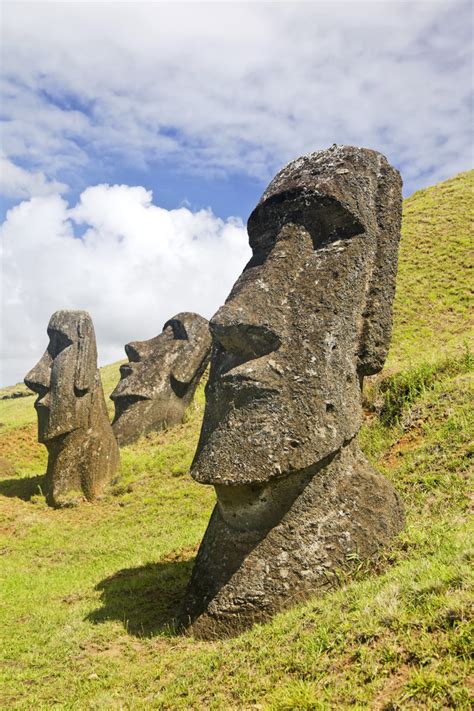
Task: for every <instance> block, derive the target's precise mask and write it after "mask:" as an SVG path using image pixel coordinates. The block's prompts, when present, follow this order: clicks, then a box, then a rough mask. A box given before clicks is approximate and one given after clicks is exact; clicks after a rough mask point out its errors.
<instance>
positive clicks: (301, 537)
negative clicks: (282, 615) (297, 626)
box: [182, 439, 404, 639]
mask: <svg viewBox="0 0 474 711" xmlns="http://www.w3.org/2000/svg"><path fill="white" fill-rule="evenodd" d="M292 476H295V474H292ZM296 476H297V475H296ZM403 523H404V514H403V506H402V504H401V501H400V499H399V497H398V495H397V493H396V492H395V490H394V489H393V487H392V486H391V484H390V483H389V482H388V481H387V480H386V479H385V478H384V477H382V476H381V475H380V474H377V473H376V472H375V471H374V469H373V468H372V467H371V466H370V464H369V462H368V461H367V460H366V458H365V457H364V456H363V454H362V453H361V451H360V449H359V446H358V443H357V440H356V439H354V440H352V442H351V443H350V444H348V445H347V446H345V447H343V448H342V449H341V451H340V452H338V453H337V454H336V455H335V456H334V457H333V458H332V460H331V461H330V462H329V463H328V464H327V465H326V466H324V467H323V468H319V469H318V470H317V471H315V473H314V475H313V476H312V478H311V479H310V480H309V482H308V483H307V484H306V485H305V487H304V489H303V490H302V492H301V493H300V494H299V496H297V498H296V499H295V501H294V502H293V504H292V505H291V506H290V508H289V509H288V511H287V512H286V513H285V514H284V515H283V517H282V518H281V520H280V521H279V522H278V523H277V524H276V525H274V526H273V527H272V528H270V529H266V530H251V531H243V530H239V529H236V528H233V527H231V526H229V525H228V523H226V521H225V520H224V518H223V516H222V513H221V511H220V509H219V505H216V507H215V509H214V511H213V513H212V516H211V519H210V521H209V525H208V528H207V531H206V534H205V536H204V539H203V541H202V543H201V547H200V549H199V552H198V555H197V558H196V563H195V565H194V569H193V573H192V577H191V580H190V583H189V587H188V590H187V595H186V599H185V604H184V608H183V615H182V621H183V625H184V627H186V628H187V629H188V630H189V631H190V632H191V633H193V634H194V635H195V636H197V637H201V638H204V639H211V638H218V637H225V636H231V635H235V634H238V633H239V632H240V631H242V630H244V629H246V628H248V627H250V626H251V625H252V624H253V623H255V622H261V621H264V620H266V619H268V618H269V617H271V616H272V615H273V614H275V613H276V612H277V611H279V610H282V609H285V608H288V607H290V606H291V605H293V604H294V603H295V602H296V601H298V600H301V599H304V598H307V597H308V596H309V595H311V594H313V593H318V592H319V593H321V592H323V591H325V590H327V589H329V588H331V587H333V586H334V585H335V584H337V582H338V581H339V578H338V575H337V574H338V571H341V570H343V569H347V568H348V567H350V565H351V563H352V562H353V561H354V559H360V560H364V559H368V558H370V557H373V556H374V555H375V554H376V553H377V552H378V551H379V550H380V549H381V548H382V547H383V546H385V545H386V544H387V543H388V542H389V541H390V539H391V538H393V536H395V535H396V534H397V533H398V532H399V531H400V530H401V529H402V527H403Z"/></svg>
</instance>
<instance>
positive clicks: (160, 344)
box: [110, 312, 211, 445]
mask: <svg viewBox="0 0 474 711" xmlns="http://www.w3.org/2000/svg"><path fill="white" fill-rule="evenodd" d="M210 351H211V336H210V333H209V322H208V321H207V320H206V319H205V318H203V317H202V316H199V314H193V313H186V312H185V313H180V314H176V316H173V318H171V319H169V320H168V321H167V322H166V323H165V325H164V326H163V331H162V333H161V334H160V335H159V336H156V337H155V338H151V339H150V340H149V341H134V342H133V343H128V344H127V345H126V346H125V352H126V354H127V356H128V360H129V363H126V364H125V365H122V366H120V374H121V380H120V382H119V383H118V385H117V387H116V388H115V390H114V391H113V393H112V395H111V396H110V397H111V398H112V400H113V401H114V404H115V418H114V421H113V424H112V427H113V430H114V434H115V436H116V437H117V441H118V442H119V444H121V445H123V444H129V443H130V442H134V441H135V440H137V439H138V438H139V437H140V435H142V434H146V433H147V432H152V431H155V430H161V429H163V428H165V427H171V426H173V425H176V424H179V423H180V422H182V421H183V417H184V413H185V410H186V408H187V407H188V405H189V404H190V402H191V400H192V399H193V396H194V392H195V390H196V388H197V386H198V384H199V381H200V379H201V377H202V375H203V373H204V371H205V370H206V368H207V365H208V363H209V355H210Z"/></svg>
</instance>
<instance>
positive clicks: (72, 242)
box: [0, 185, 250, 384]
mask: <svg viewBox="0 0 474 711" xmlns="http://www.w3.org/2000/svg"><path fill="white" fill-rule="evenodd" d="M78 231H80V232H82V234H81V236H80V237H78ZM0 236H1V242H2V251H3V254H2V261H3V310H2V320H3V324H2V331H3V341H2V350H3V353H2V362H3V366H4V370H3V372H2V382H3V384H8V383H12V382H17V381H18V380H21V379H22V377H23V376H24V374H25V373H26V372H27V370H28V369H29V368H30V367H31V366H32V365H33V364H34V363H35V361H36V359H37V358H38V357H39V355H40V354H41V353H42V351H43V350H44V348H45V346H46V344H47V336H46V326H47V323H48V320H49V317H50V316H51V314H52V313H53V312H54V311H55V310H56V309H60V308H66V309H86V310H87V311H89V312H90V314H91V316H92V318H93V320H94V324H95V327H96V333H97V339H98V346H99V357H100V361H101V362H102V363H107V362H112V361H113V360H117V359H119V358H123V357H125V356H124V351H123V346H124V344H125V343H127V342H128V341H130V340H136V339H138V340H139V339H145V338H151V337H152V336H155V335H157V334H158V333H159V332H160V331H161V328H162V326H163V323H164V322H165V321H166V320H167V319H168V318H169V317H170V316H172V315H174V314H175V313H178V312H179V311H197V312H198V313H201V314H202V315H204V316H206V317H209V316H211V315H212V313H213V312H214V311H215V310H216V309H217V308H218V306H219V305H220V304H221V303H222V302H223V301H224V299H225V297H226V296H227V294H228V292H229V290H230V287H231V285H232V283H233V282H234V280H235V279H236V278H237V276H238V274H239V273H240V271H241V270H242V268H243V266H244V264H245V262H246V261H247V259H248V257H249V253H250V252H249V247H248V242H247V233H246V230H245V228H244V226H243V225H242V223H241V221H240V220H238V219H233V218H230V219H228V220H227V221H223V220H221V219H219V218H217V217H216V216H215V215H213V213H212V212H211V211H210V210H201V211H199V212H194V213H193V212H191V211H190V210H189V209H188V208H186V207H181V208H179V209H176V210H165V209H162V208H160V207H159V206H157V205H154V204H153V202H152V194H151V193H150V192H149V191H147V190H145V188H143V187H129V186H126V185H113V186H109V185H97V186H94V187H89V188H87V189H86V190H85V191H84V192H83V193H82V194H81V196H80V199H79V201H78V202H77V204H76V205H74V206H72V207H70V206H69V205H68V204H67V202H66V201H65V200H64V199H63V198H62V197H61V196H60V195H59V194H52V195H46V196H40V197H33V198H31V199H30V200H27V201H23V202H22V203H20V204H19V205H17V206H16V207H14V208H12V209H11V210H10V211H9V212H8V213H7V218H6V220H5V222H4V223H3V225H2V227H1V232H0Z"/></svg>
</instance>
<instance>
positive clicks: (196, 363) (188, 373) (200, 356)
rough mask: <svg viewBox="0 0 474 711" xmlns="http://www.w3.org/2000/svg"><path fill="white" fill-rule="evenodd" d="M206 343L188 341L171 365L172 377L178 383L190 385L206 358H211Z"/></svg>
mask: <svg viewBox="0 0 474 711" xmlns="http://www.w3.org/2000/svg"><path fill="white" fill-rule="evenodd" d="M206 350H207V347H206V344H205V343H201V342H196V341H194V340H193V341H186V343H183V347H182V348H181V349H180V353H179V355H178V357H177V358H176V360H175V362H174V363H173V365H172V367H171V377H172V378H174V380H176V381H177V382H178V383H181V384H182V385H183V386H184V385H189V383H190V382H191V381H192V380H193V378H194V376H195V375H196V373H197V371H198V370H199V368H200V366H201V364H202V362H203V360H204V359H206V357H207V358H209V351H210V349H209V351H208V352H207V353H206Z"/></svg>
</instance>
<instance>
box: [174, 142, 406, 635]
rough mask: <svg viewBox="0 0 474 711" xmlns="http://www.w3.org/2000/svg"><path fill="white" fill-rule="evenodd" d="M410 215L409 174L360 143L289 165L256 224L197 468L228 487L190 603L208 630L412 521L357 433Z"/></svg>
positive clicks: (222, 332) (304, 590)
mask: <svg viewBox="0 0 474 711" xmlns="http://www.w3.org/2000/svg"><path fill="white" fill-rule="evenodd" d="M400 222H401V179H400V175H399V173H398V171H396V170H395V169H394V168H392V167H391V166H390V165H389V163H388V162H387V160H386V159H385V158H384V156H382V155H381V154H379V153H377V152H375V151H372V150H368V149H359V148H353V147H349V146H333V147H332V148H330V149H329V150H326V151H321V152H317V153H313V154H310V155H308V156H304V157H302V158H299V159H297V160H295V161H293V162H292V163H290V164H288V165H287V166H286V167H285V168H283V170H281V172H280V173H278V175H277V176H276V177H275V178H274V179H273V180H272V182H271V183H270V185H269V186H268V188H267V190H266V191H265V193H264V195H263V197H262V198H261V200H260V202H259V204H258V205H257V207H256V208H255V210H254V211H253V213H252V214H251V216H250V218H249V221H248V233H249V238H250V246H251V247H252V250H253V256H252V258H251V260H250V262H249V263H248V264H247V266H246V268H245V270H244V271H243V273H242V275H241V276H240V278H239V279H238V281H237V282H236V284H235V285H234V287H233V289H232V291H231V293H230V295H229V297H228V299H227V301H226V303H225V305H224V306H222V308H220V309H219V311H218V312H217V313H216V314H215V316H214V317H213V318H212V319H211V322H210V329H211V333H212V336H213V350H212V356H211V370H210V376H209V383H208V385H207V390H206V410H205V415H204V422H203V426H202V431H201V437H200V441H199V444H198V448H197V452H196V455H195V459H194V462H193V466H192V475H193V477H194V479H195V480H196V481H198V482H200V483H203V484H212V485H214V487H215V490H216V494H217V504H216V506H215V508H214V511H213V513H212V516H211V519H210V522H209V525H208V528H207V531H206V533H205V536H204V539H203V541H202V543H201V547H200V549H199V553H198V556H197V559H196V562H195V566H194V570H193V573H192V577H191V581H190V584H189V587H188V591H187V596H186V600H185V604H184V610H183V622H184V624H188V625H191V629H192V631H193V632H194V633H195V634H196V635H198V636H203V637H212V636H221V635H226V634H232V633H235V632H237V631H239V630H240V629H242V628H245V627H248V626H249V625H250V624H252V623H253V622H254V621H258V620H264V619H265V618H267V617H268V616H270V615H271V614H273V613H274V612H275V611H277V610H279V609H282V608H284V607H287V606H288V605H290V604H292V603H294V602H295V601H296V600H298V599H299V598H303V597H305V596H307V595H308V594H310V593H311V592H313V591H317V590H322V589H324V588H325V587H327V586H328V585H330V584H331V580H333V579H334V578H335V576H334V572H335V571H336V570H338V569H341V568H344V567H345V566H346V565H347V564H348V562H349V560H350V559H351V558H352V559H353V558H354V556H359V557H360V558H361V559H364V558H368V557H369V556H372V555H373V554H375V553H376V552H377V551H378V550H379V549H380V547H381V546H383V545H385V544H386V543H387V542H388V541H389V540H390V539H391V538H392V537H393V536H394V535H395V534H396V533H397V532H398V531H400V529H401V528H402V526H403V520H404V517H403V508H402V504H401V502H400V500H399V497H398V495H397V494H396V493H395V491H394V489H393V487H392V486H391V484H389V483H388V481H386V480H385V479H384V478H383V477H382V476H381V475H380V474H378V473H377V472H375V471H374V469H373V468H372V467H371V466H370V464H369V463H368V461H367V460H366V458H365V457H364V456H363V454H362V453H361V451H360V449H359V444H358V441H357V433H358V431H359V428H360V426H361V421H362V406H361V391H362V381H363V378H364V376H366V375H371V374H373V373H376V372H378V371H379V370H380V369H381V368H382V366H383V363H384V360H385V357H386V355H387V351H388V347H389V343H390V334H391V306H392V301H393V296H394V291H395V277H396V271H397V250H398V242H399V237H400Z"/></svg>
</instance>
